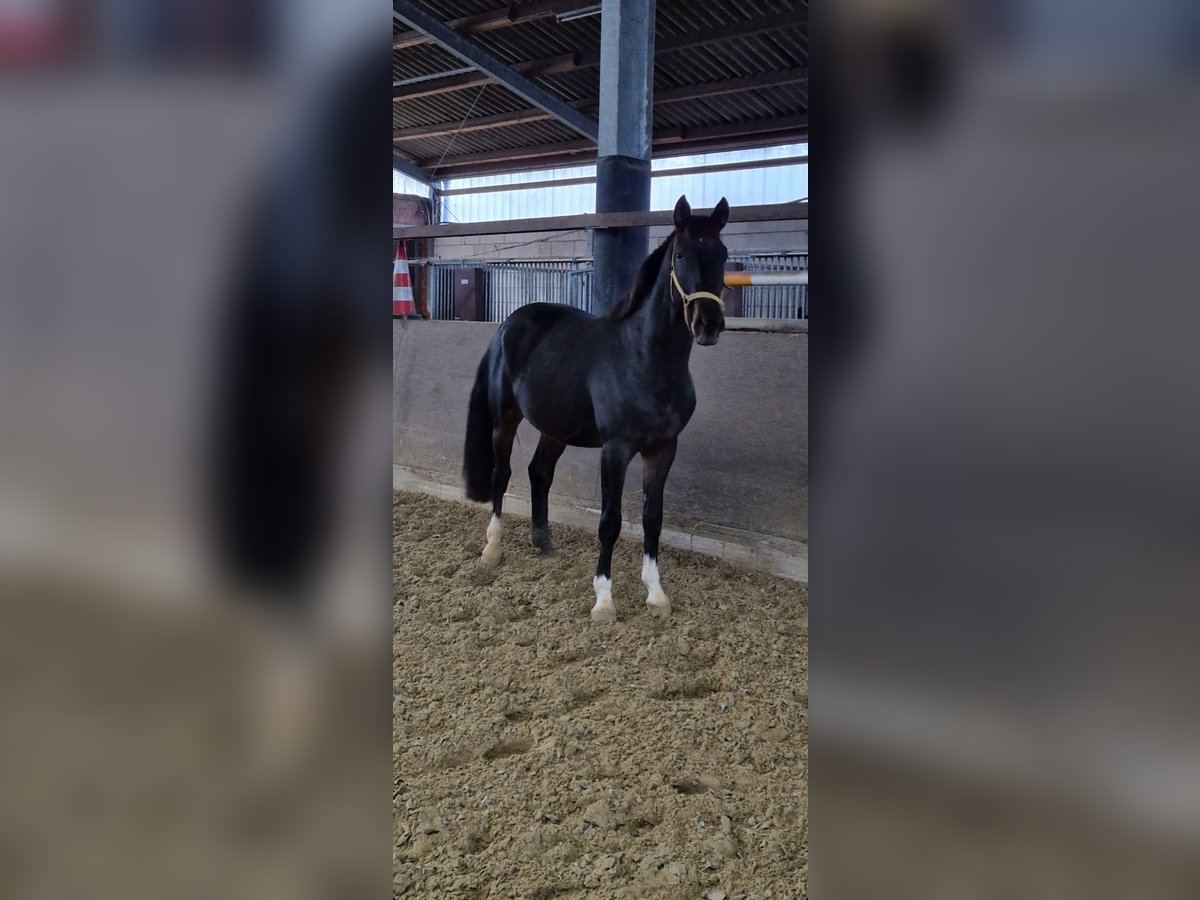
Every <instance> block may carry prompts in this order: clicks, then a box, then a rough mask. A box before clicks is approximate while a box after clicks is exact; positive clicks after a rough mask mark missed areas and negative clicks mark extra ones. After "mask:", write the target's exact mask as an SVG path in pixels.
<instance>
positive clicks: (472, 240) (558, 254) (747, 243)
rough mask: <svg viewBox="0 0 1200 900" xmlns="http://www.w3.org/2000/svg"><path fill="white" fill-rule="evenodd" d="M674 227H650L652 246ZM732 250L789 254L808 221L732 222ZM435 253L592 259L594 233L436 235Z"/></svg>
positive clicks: (802, 241) (728, 233) (803, 237)
mask: <svg viewBox="0 0 1200 900" xmlns="http://www.w3.org/2000/svg"><path fill="white" fill-rule="evenodd" d="M670 233H671V227H670V226H668V225H658V226H655V227H653V228H651V229H650V246H651V247H652V248H653V247H657V246H658V245H659V244H660V243H661V242H662V241H663V240H664V239H665V238H666V236H667V235H668V234H670ZM723 235H724V237H725V246H726V247H728V248H729V252H730V253H789V252H796V251H805V250H808V220H807V219H798V220H794V221H787V222H730V223H729V224H728V225H726V226H725V230H724V232H723ZM432 255H433V256H439V257H442V258H444V259H538V258H541V259H580V258H583V259H590V258H591V256H592V246H591V233H590V232H588V231H550V232H530V233H517V234H503V235H494V234H491V235H464V236H462V237H446V238H437V239H436V240H435V241H434V242H433V253H432Z"/></svg>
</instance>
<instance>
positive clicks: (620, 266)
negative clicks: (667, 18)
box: [592, 0, 654, 313]
mask: <svg viewBox="0 0 1200 900" xmlns="http://www.w3.org/2000/svg"><path fill="white" fill-rule="evenodd" d="M602 16H603V19H602V20H601V25H600V135H599V158H598V159H597V160H596V212H598V213H614V212H645V211H646V210H648V209H649V208H650V131H651V119H652V111H653V94H654V0H604V5H603V12H602ZM649 238H650V230H649V228H646V227H644V226H642V227H626V228H605V229H596V231H594V232H593V239H592V240H593V243H592V253H593V255H594V257H595V260H596V272H595V277H594V279H593V281H592V308H593V310H594V311H595V312H597V313H602V312H605V311H606V310H608V309H611V308H612V306H613V305H614V304H615V303H616V302H617V300H618V299H620V297H621V295H622V294H624V293H625V292H626V291H627V290H629V286H630V285H631V284H632V283H633V277H634V275H635V274H636V273H637V269H638V266H639V265H641V263H642V260H643V259H645V257H646V254H647V253H648V252H649V246H648V244H649Z"/></svg>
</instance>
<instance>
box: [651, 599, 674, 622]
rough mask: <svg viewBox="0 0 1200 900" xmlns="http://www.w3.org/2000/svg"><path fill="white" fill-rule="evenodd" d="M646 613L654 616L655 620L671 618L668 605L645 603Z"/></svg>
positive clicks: (669, 605)
mask: <svg viewBox="0 0 1200 900" xmlns="http://www.w3.org/2000/svg"><path fill="white" fill-rule="evenodd" d="M646 612H648V613H650V615H652V616H654V617H655V618H656V619H669V618H670V617H671V604H670V603H647V604H646Z"/></svg>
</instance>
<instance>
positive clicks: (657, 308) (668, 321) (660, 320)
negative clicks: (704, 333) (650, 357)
mask: <svg viewBox="0 0 1200 900" xmlns="http://www.w3.org/2000/svg"><path fill="white" fill-rule="evenodd" d="M669 260H670V254H668V258H667V260H665V261H664V263H663V269H662V271H661V272H660V273H659V277H658V278H657V279H656V280H655V282H654V287H652V288H651V289H650V293H649V295H648V296H647V297H646V299H645V300H643V301H642V305H641V306H640V307H638V309H637V312H636V313H634V315H633V316H632V317H631V318H634V319H637V320H639V321H638V329H637V332H638V336H639V339H640V340H641V341H642V342H643V343H644V344H645V345H646V346H645V349H647V350H648V351H650V352H652V353H654V354H656V355H658V356H660V357H661V356H662V355H664V354H666V355H667V356H668V357H670V358H677V359H678V360H679V361H680V362H681V363H682V364H683V365H684V367H686V366H687V362H688V358H689V357H690V356H691V352H692V337H691V335H690V334H689V333H688V329H687V324H686V322H685V321H684V317H683V301H682V300H680V299H678V298H676V297H675V295H674V291H672V290H671V269H670V261H669Z"/></svg>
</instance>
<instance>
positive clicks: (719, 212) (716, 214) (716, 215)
mask: <svg viewBox="0 0 1200 900" xmlns="http://www.w3.org/2000/svg"><path fill="white" fill-rule="evenodd" d="M711 218H712V221H713V222H714V224H716V226H717V231H720V230H721V229H722V228H724V227H725V223H726V222H728V221H729V201H728V200H726V199H725V198H724V197H722V198H721V202H720V203H718V204H717V205H716V206H714V207H713V211H712V217H711Z"/></svg>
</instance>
